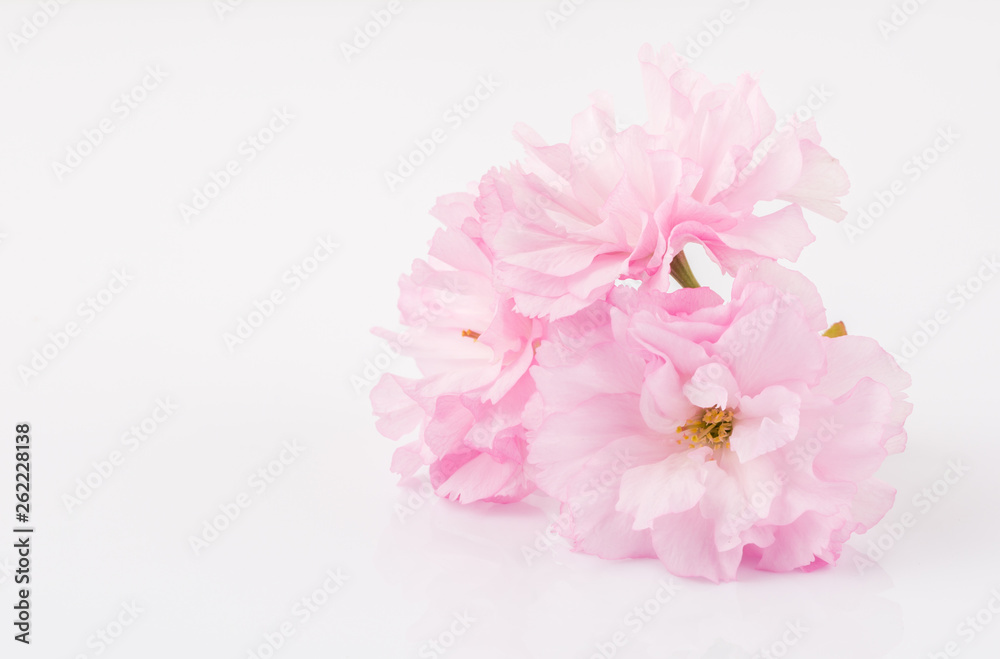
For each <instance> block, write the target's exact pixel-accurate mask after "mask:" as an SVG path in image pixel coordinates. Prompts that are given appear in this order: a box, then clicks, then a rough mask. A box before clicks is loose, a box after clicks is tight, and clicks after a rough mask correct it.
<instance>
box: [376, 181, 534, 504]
mask: <svg viewBox="0 0 1000 659" xmlns="http://www.w3.org/2000/svg"><path fill="white" fill-rule="evenodd" d="M474 201H475V200H474V198H473V197H472V196H471V195H467V194H459V195H451V196H447V197H442V198H441V199H440V200H439V201H438V204H437V206H436V207H435V209H434V211H433V212H434V214H435V215H436V216H437V217H438V218H439V219H440V220H441V221H442V222H443V223H444V224H445V225H446V227H445V228H444V229H440V230H439V231H438V232H437V234H435V236H434V238H433V240H432V241H431V246H430V258H429V260H428V261H423V260H418V261H415V262H414V263H413V272H412V274H411V275H409V276H404V277H402V278H401V279H400V299H399V310H400V312H401V314H402V318H401V321H402V325H403V326H404V329H403V330H401V331H399V332H388V331H384V330H376V333H377V334H379V335H380V336H382V337H383V338H384V339H386V340H387V341H388V342H390V345H393V346H399V347H400V348H399V350H400V353H401V355H402V356H403V357H408V358H412V359H413V360H414V361H415V362H416V366H417V368H418V369H419V371H420V374H421V375H420V377H417V378H407V377H402V376H399V375H394V374H387V375H385V376H384V377H383V378H382V380H381V381H380V382H379V383H378V384H377V385H376V386H375V387H374V388H373V389H372V392H371V399H372V405H373V408H374V410H375V414H376V416H377V417H378V420H377V422H376V426H377V427H378V429H379V431H380V432H382V433H383V434H384V435H386V436H387V437H390V438H392V439H400V438H402V437H404V436H406V435H408V434H410V433H412V432H413V431H414V430H417V431H418V438H417V439H416V440H415V441H412V442H410V443H408V444H405V445H403V446H401V447H400V448H399V449H397V450H396V452H395V454H394V456H393V463H392V468H393V470H394V471H395V472H397V473H399V474H400V475H401V476H404V477H407V476H411V475H413V474H414V473H415V472H416V471H417V470H418V469H419V468H420V467H422V466H424V465H428V466H429V470H430V477H431V482H432V485H433V486H434V488H435V491H436V492H437V493H438V494H439V495H441V496H443V497H447V498H450V499H454V500H457V501H461V502H470V501H478V500H488V501H514V500H518V499H521V498H522V497H524V496H525V495H526V494H527V493H528V492H530V491H531V490H532V489H533V486H532V485H531V483H530V482H529V481H528V479H527V478H526V477H525V474H524V466H523V465H524V460H525V455H526V450H527V446H526V442H525V437H524V429H523V427H522V425H521V415H522V412H523V409H524V405H525V403H526V401H527V399H528V398H529V397H530V396H531V395H532V394H533V393H534V385H533V383H532V380H531V378H530V377H529V376H528V375H527V373H528V367H529V366H530V365H531V363H532V361H533V358H534V348H533V344H534V342H535V341H536V340H537V339H538V338H539V337H540V336H541V332H542V329H543V322H542V321H539V320H532V319H529V318H525V317H524V316H521V315H519V314H517V313H515V312H514V311H513V303H512V302H511V301H510V300H509V299H507V298H505V297H503V296H502V295H500V294H499V293H498V292H497V291H496V289H495V288H494V286H493V274H492V269H493V263H492V255H491V254H490V252H489V250H488V249H487V248H486V246H485V244H484V243H483V241H482V238H481V235H480V222H479V219H478V211H477V210H476V208H475V205H474Z"/></svg>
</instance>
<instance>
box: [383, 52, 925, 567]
mask: <svg viewBox="0 0 1000 659" xmlns="http://www.w3.org/2000/svg"><path fill="white" fill-rule="evenodd" d="M640 61H641V67H642V76H643V81H644V85H645V91H646V98H647V105H648V113H649V117H648V120H647V121H646V123H645V124H643V125H641V126H629V127H625V128H620V127H619V126H618V125H617V124H616V121H615V116H614V111H613V109H612V106H611V102H610V100H609V99H608V98H607V97H605V96H601V95H598V96H596V97H595V98H594V102H593V104H592V105H591V107H589V108H588V109H587V110H585V111H584V112H582V113H580V114H579V115H577V116H576V117H575V118H574V120H573V126H572V135H571V137H570V139H569V141H568V142H567V143H565V144H554V145H549V144H547V143H546V142H545V141H543V140H542V139H541V138H540V137H539V136H538V135H537V134H535V133H534V132H533V131H531V130H530V129H527V128H525V127H519V128H518V129H517V131H516V135H517V137H518V138H519V140H520V141H521V142H522V144H523V145H524V146H525V148H526V149H527V152H528V154H527V157H526V159H525V160H524V161H523V162H519V163H514V164H513V165H511V166H509V167H503V168H496V169H493V170H491V171H490V172H488V173H487V174H486V175H485V176H483V177H482V179H481V180H480V181H479V185H478V190H477V193H476V194H455V195H449V196H446V197H442V198H441V199H440V200H439V201H438V204H437V206H436V207H435V209H434V211H433V213H434V215H436V216H437V217H438V218H439V219H440V220H441V221H442V222H443V224H444V228H442V229H440V230H439V231H438V232H437V233H436V234H435V235H434V238H433V240H432V241H431V245H430V253H429V256H428V259H427V260H418V261H415V262H414V264H413V268H412V273H411V274H410V275H407V276H404V277H403V278H402V279H401V280H400V299H399V309H400V312H401V316H402V318H401V323H402V329H401V330H400V331H399V332H387V331H384V330H377V331H376V333H377V334H379V335H380V336H382V337H383V338H385V339H386V340H387V341H390V342H391V344H392V345H393V346H399V348H398V349H399V351H400V353H401V354H402V355H403V356H406V357H409V358H412V360H413V361H414V362H415V365H416V368H417V370H418V375H417V376H416V377H404V376H401V375H394V374H388V375H385V376H384V377H383V379H382V381H381V382H380V383H379V384H378V385H377V386H376V387H375V388H374V389H373V390H372V393H371V398H372V403H373V406H374V409H375V413H376V416H377V417H378V419H377V422H376V425H377V427H378V429H379V430H380V431H381V432H382V433H383V434H384V435H386V436H388V437H391V438H393V439H402V438H404V437H408V438H409V439H410V441H409V443H406V444H404V445H402V446H401V447H399V448H398V449H397V450H396V452H395V453H394V456H393V460H392V468H393V470H394V471H396V472H397V473H399V474H400V475H402V476H410V475H412V474H414V473H416V472H417V470H419V469H420V468H422V467H424V466H426V467H428V470H429V472H430V479H431V483H432V485H433V486H434V488H435V491H436V492H437V493H438V494H439V495H441V496H443V497H447V498H449V499H453V500H457V501H460V502H463V503H468V502H472V501H481V500H485V501H494V502H510V501H516V500H520V499H522V498H523V497H525V496H526V495H527V494H529V493H531V492H533V491H534V490H536V488H537V489H538V490H539V491H540V492H541V493H542V494H546V495H549V496H551V497H553V498H555V499H556V500H558V501H559V502H560V503H561V505H562V512H563V515H562V518H563V519H566V520H569V522H568V523H567V524H564V525H562V526H563V532H564V535H566V537H567V538H568V539H569V540H570V541H571V543H572V545H573V547H574V548H575V549H577V550H579V551H583V552H587V553H591V554H595V555H598V556H602V557H605V558H627V557H657V558H659V559H660V560H661V561H662V562H663V563H664V564H665V566H666V568H667V569H668V570H669V571H671V572H673V573H674V574H677V575H683V576H697V577H704V578H707V579H710V580H712V581H725V580H730V579H734V578H735V577H736V574H737V570H738V569H739V568H740V566H741V565H744V564H746V565H748V566H752V567H756V568H758V569H762V570H771V571H786V570H793V569H805V570H809V569H813V568H816V567H819V566H821V565H825V564H828V563H833V562H835V561H836V560H837V559H838V557H839V556H840V553H841V550H842V548H843V545H844V543H845V542H847V540H848V539H849V538H850V537H851V536H852V535H853V534H855V533H863V532H865V531H866V530H868V529H869V528H871V527H872V526H873V525H874V524H875V523H876V522H877V521H878V520H879V519H881V518H882V517H883V516H884V514H885V513H886V511H887V510H888V509H889V507H890V506H891V505H892V502H893V498H894V495H895V491H894V490H893V489H892V488H891V487H889V486H888V485H886V484H884V483H882V482H881V481H879V480H877V479H876V478H875V473H876V471H877V470H878V468H879V466H880V465H881V464H882V462H883V460H884V459H885V458H886V456H887V455H889V454H891V453H896V452H899V451H901V450H903V447H904V446H905V442H906V434H905V431H904V429H903V423H904V421H905V419H906V417H907V416H908V414H909V412H910V404H909V403H908V402H907V400H906V395H905V393H904V390H905V389H906V387H907V386H908V385H909V376H907V375H906V374H905V373H904V372H903V371H902V370H901V369H900V368H899V367H898V366H897V365H896V363H895V361H894V360H893V358H892V357H891V356H890V355H889V354H888V353H886V352H885V351H884V350H882V348H880V347H879V345H878V344H877V343H876V342H875V341H873V340H871V339H867V338H864V337H858V336H852V335H847V333H846V330H845V329H844V327H843V325H842V324H840V323H837V324H835V325H833V326H830V325H828V322H827V318H826V311H825V309H824V306H823V303H822V301H821V300H820V297H819V295H818V293H817V291H816V288H815V287H814V286H813V284H812V283H811V282H810V281H809V280H808V279H807V278H806V277H804V276H803V275H801V274H799V273H797V272H794V271H791V270H788V269H786V268H785V267H783V266H781V265H779V264H778V263H777V259H787V260H794V259H796V258H797V257H798V255H799V253H800V252H801V250H802V249H803V247H804V246H805V245H807V244H808V243H810V242H811V241H812V240H813V235H812V233H811V232H810V231H809V228H808V227H807V225H806V223H805V220H804V218H803V212H802V211H803V209H804V208H805V209H809V210H811V211H814V212H817V213H819V214H821V215H825V216H827V217H829V218H831V219H834V220H840V219H842V218H843V211H842V210H841V209H840V207H839V206H838V201H837V200H838V198H839V197H841V196H842V195H843V194H845V193H846V191H847V188H848V182H847V178H846V176H845V175H844V172H843V170H842V169H841V167H840V165H839V163H838V162H837V161H836V160H835V159H834V158H832V157H831V156H830V154H828V153H827V152H826V150H825V149H824V148H823V147H821V146H820V140H819V136H818V134H817V132H816V129H815V126H814V125H813V123H812V122H811V121H810V122H797V121H795V120H792V121H790V122H785V121H779V120H777V118H776V116H775V113H774V112H773V111H772V110H771V108H770V107H769V106H768V105H767V103H766V102H765V101H764V100H763V97H762V95H761V91H760V87H759V85H758V83H757V81H756V80H755V79H754V78H752V77H750V76H742V77H740V78H739V79H738V81H737V82H736V84H735V85H713V84H711V83H710V82H708V81H707V80H706V79H705V78H704V76H702V75H700V74H698V73H695V72H694V71H691V70H689V69H687V68H684V67H683V66H680V65H679V64H677V61H676V57H675V56H674V55H673V53H672V51H670V50H666V51H664V52H662V53H660V54H656V53H654V52H653V50H652V48H650V47H648V46H647V47H644V48H643V49H642V50H641V52H640ZM761 202H764V205H766V206H767V208H768V209H769V210H768V211H762V210H761V208H762V203H761ZM691 244H697V245H700V246H701V247H703V248H704V250H705V252H706V253H707V254H708V256H709V257H710V258H711V259H712V260H714V261H715V262H716V263H717V264H718V265H719V266H720V268H721V269H722V271H723V272H724V273H726V274H729V275H732V276H734V280H733V284H732V289H731V291H730V292H729V296H728V299H723V298H722V297H720V296H719V295H718V294H716V293H715V292H713V291H712V290H710V289H708V288H703V287H699V286H698V284H697V280H696V279H695V277H694V275H693V273H691V272H690V269H689V266H688V264H687V261H686V258H685V255H684V252H683V250H684V248H685V247H686V246H688V245H691ZM671 278H673V279H676V280H677V282H678V283H680V284H681V286H682V288H681V289H679V290H673V291H671V285H670V280H671Z"/></svg>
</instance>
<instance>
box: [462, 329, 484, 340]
mask: <svg viewBox="0 0 1000 659" xmlns="http://www.w3.org/2000/svg"><path fill="white" fill-rule="evenodd" d="M462 336H467V337H469V338H471V339H472V340H473V341H477V340H479V337H480V336H482V335H481V334H480V333H479V332H477V331H475V330H470V329H467V330H462Z"/></svg>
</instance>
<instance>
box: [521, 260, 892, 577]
mask: <svg viewBox="0 0 1000 659" xmlns="http://www.w3.org/2000/svg"><path fill="white" fill-rule="evenodd" d="M568 320H569V321H572V320H573V319H568ZM824 329H826V320H825V314H824V310H823V307H822V304H821V302H820V301H819V298H818V296H817V295H816V292H815V289H814V288H813V287H812V285H811V284H810V283H809V282H808V281H807V280H806V279H805V278H804V277H802V276H801V275H798V274H797V273H792V272H790V271H787V270H784V269H783V268H781V267H780V266H778V265H776V264H773V263H770V262H762V263H761V264H759V265H757V266H750V267H746V268H744V269H742V270H740V272H739V273H738V274H737V276H736V280H735V282H734V287H733V294H732V300H731V301H730V302H728V303H723V302H722V300H721V299H719V298H718V297H717V296H716V295H715V294H714V293H711V292H709V291H708V290H707V289H700V288H699V289H684V290H681V291H677V292H674V293H668V294H663V293H659V292H656V291H638V292H636V291H632V290H631V289H624V288H619V289H617V290H616V291H615V293H614V294H613V295H612V302H611V303H610V304H609V321H608V322H607V323H606V325H604V326H603V327H601V328H599V329H597V330H595V331H594V332H592V333H591V338H590V345H589V346H588V349H587V350H585V351H576V352H572V353H567V351H566V350H561V349H560V348H559V346H558V344H557V341H558V339H556V338H555V337H553V340H552V341H549V342H543V343H542V345H541V346H540V347H539V349H538V362H539V364H538V365H537V366H534V367H532V377H533V378H534V380H535V382H536V385H537V389H538V391H537V394H536V398H535V399H534V400H533V401H532V403H531V405H530V408H531V415H530V417H529V418H530V423H531V426H532V432H531V433H530V435H529V436H530V438H531V439H530V445H529V453H528V455H529V458H528V459H529V461H530V462H531V463H533V464H534V465H535V466H536V468H537V473H536V481H537V483H538V485H539V487H540V488H541V489H542V490H544V491H545V492H547V493H548V494H550V495H552V496H554V497H555V498H557V499H559V500H560V501H561V502H562V503H563V506H564V512H567V513H569V514H570V515H571V517H572V519H573V523H572V525H571V526H570V527H569V528H568V532H567V535H568V536H569V538H570V539H571V540H572V542H573V544H574V546H575V547H576V548H577V549H579V550H581V551H585V552H588V553H593V554H597V555H599V556H602V557H605V558H625V557H640V556H657V557H659V558H660V560H662V561H663V562H664V563H665V564H666V566H667V568H668V569H669V570H670V571H671V572H673V573H674V574H678V575H682V576H700V577H705V578H708V579H711V580H713V581H722V580H730V579H734V578H735V576H736V570H737V568H738V567H739V565H740V564H741V562H742V560H743V559H744V558H745V557H746V558H748V559H752V560H753V561H755V565H756V567H758V568H760V569H764V570H775V571H785V570H791V569H794V568H806V569H809V568H814V567H817V566H820V565H823V564H826V563H833V562H834V561H836V559H837V558H838V556H839V555H840V551H841V548H842V546H843V543H844V542H845V541H846V540H847V539H848V538H849V537H850V536H851V534H852V533H856V532H864V531H865V530H866V529H868V528H870V527H871V526H872V525H873V524H874V523H875V522H877V521H878V520H879V519H881V517H882V516H883V515H884V514H885V512H886V511H887V510H888V509H889V507H890V506H891V504H892V501H893V496H894V494H895V491H894V490H893V489H892V488H890V487H888V486H887V485H885V484H883V483H881V482H880V481H878V480H876V479H874V478H873V475H874V473H875V471H876V470H877V469H878V467H879V466H880V465H881V463H882V461H883V459H884V458H885V457H886V455H888V454H889V453H894V452H898V451H901V450H902V448H903V446H904V444H905V433H904V431H903V421H904V419H905V418H906V416H907V414H908V413H909V409H910V405H909V403H907V402H906V400H905V395H904V394H903V393H902V391H903V389H904V388H905V387H906V386H907V385H908V384H909V378H908V376H907V375H906V374H905V373H903V372H902V371H901V370H900V369H899V367H898V366H897V365H896V364H895V362H894V361H893V359H892V357H891V356H889V355H888V354H887V353H886V352H885V351H883V350H882V349H881V348H879V347H878V345H877V344H876V343H875V342H874V341H872V340H870V339H866V338H862V337H854V336H837V337H835V338H830V337H827V336H823V334H822V332H823V330H824ZM567 354H570V358H567ZM595 484H599V485H600V486H599V487H598V486H597V485H595Z"/></svg>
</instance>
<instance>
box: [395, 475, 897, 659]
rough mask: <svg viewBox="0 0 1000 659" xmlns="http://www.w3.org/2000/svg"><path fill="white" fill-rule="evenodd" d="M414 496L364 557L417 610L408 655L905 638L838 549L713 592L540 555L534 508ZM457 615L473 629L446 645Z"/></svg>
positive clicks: (407, 492)
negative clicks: (795, 568)
mask: <svg viewBox="0 0 1000 659" xmlns="http://www.w3.org/2000/svg"><path fill="white" fill-rule="evenodd" d="M416 485H419V484H416ZM418 492H419V490H417V489H414V484H410V487H403V488H401V490H400V497H399V502H400V505H403V506H406V508H405V509H399V508H397V510H396V512H397V513H399V512H400V510H405V511H406V512H403V513H402V515H403V519H399V515H397V514H395V513H394V514H393V515H392V519H391V520H390V521H389V523H388V524H387V527H386V529H385V532H384V534H383V536H382V539H381V542H380V545H379V549H378V552H377V554H376V566H377V568H378V569H379V571H381V572H382V574H383V576H384V577H385V579H386V581H387V582H389V583H391V584H393V585H394V586H398V588H399V591H400V592H401V593H403V594H404V595H405V597H407V598H409V599H410V600H413V601H414V602H419V603H420V605H422V607H423V608H424V611H423V613H422V615H421V617H420V619H419V620H418V621H417V622H416V623H415V624H413V625H412V627H410V628H409V629H408V630H407V642H408V648H409V649H410V650H411V651H412V654H413V655H414V656H439V655H440V656H443V655H444V654H447V656H449V657H493V656H496V657H524V658H535V657H537V658H538V659H548V658H562V657H566V658H571V657H579V658H580V659H591V658H592V657H594V658H598V659H608V658H610V657H625V658H628V657H657V658H658V659H664V658H667V659H694V658H699V659H700V658H706V659H749V658H751V657H767V656H773V657H779V656H789V657H811V658H813V659H825V658H827V657H829V658H830V659H841V658H843V657H857V658H860V659H864V658H868V657H871V658H873V659H874V658H878V657H883V656H885V655H886V653H887V652H888V651H889V650H890V649H891V648H892V647H893V646H895V645H896V644H897V643H898V642H899V640H900V638H901V637H902V634H903V618H902V611H901V607H900V606H899V605H898V604H897V603H895V602H893V601H891V600H890V599H887V598H886V597H885V596H884V593H885V591H886V590H887V589H889V588H890V587H891V586H892V582H891V580H890V579H889V577H888V575H886V573H885V572H884V570H882V568H881V567H879V566H878V565H875V566H873V567H871V568H869V569H867V570H865V571H864V573H863V574H860V573H859V571H858V570H857V569H855V567H854V566H853V560H852V559H853V556H854V554H855V550H853V549H851V548H850V547H848V548H847V549H846V550H845V556H844V557H843V558H842V559H841V562H840V563H839V564H838V565H837V566H835V567H828V568H823V569H820V570H817V571H815V572H812V573H808V574H807V573H801V572H797V573H792V574H772V573H766V572H757V571H754V570H752V569H745V568H743V569H741V572H740V575H739V576H740V581H738V582H735V583H728V584H721V585H715V584H711V583H709V582H706V581H702V580H692V579H681V578H676V577H672V576H671V575H670V574H669V573H668V572H666V570H665V569H664V567H663V566H662V565H661V564H660V563H659V562H658V561H656V560H652V559H644V560H631V561H606V560H603V559H599V558H596V557H593V556H586V555H582V554H576V553H573V552H571V551H570V550H569V548H568V545H567V544H566V543H565V542H564V541H562V540H561V539H556V540H555V542H554V543H553V544H552V546H551V549H546V547H545V543H544V542H543V541H541V540H539V537H540V536H539V532H544V530H545V529H546V527H547V525H548V524H549V523H550V521H551V519H552V515H553V512H554V511H553V510H551V509H548V510H545V509H543V507H547V506H548V504H549V502H547V501H544V500H542V499H540V498H534V497H532V498H529V500H528V501H526V502H521V503H516V504H508V505H499V504H475V505H469V506H461V505H457V504H453V503H451V502H448V501H444V500H440V499H436V498H430V499H427V500H425V501H424V502H423V503H422V504H421V505H420V507H419V508H416V509H414V508H413V507H411V506H408V505H407V501H410V502H411V503H413V502H414V501H416V500H414V499H412V498H411V497H412V495H413V494H414V493H418ZM411 511H412V512H411ZM541 537H545V536H544V535H543V536H541ZM536 543H538V544H536ZM526 548H529V549H526ZM539 549H540V550H539ZM532 550H534V551H532ZM535 552H537V553H535ZM526 555H527V556H528V557H529V558H526ZM464 613H468V615H469V616H471V617H472V618H474V619H475V622H473V623H472V624H471V626H469V628H468V629H462V628H461V625H458V624H456V625H455V627H456V630H457V631H460V633H456V634H449V633H448V632H450V631H451V628H450V627H449V625H451V624H452V622H453V621H454V620H455V616H456V614H457V615H462V614H464ZM452 637H453V638H452ZM554 639H558V642H554ZM430 641H436V642H437V644H436V645H434V644H431V643H430ZM440 641H445V642H446V643H448V644H449V647H447V648H445V647H443V646H442V644H441V643H440ZM439 649H440V650H442V652H439V651H438V650H439ZM421 653H423V654H421Z"/></svg>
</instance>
